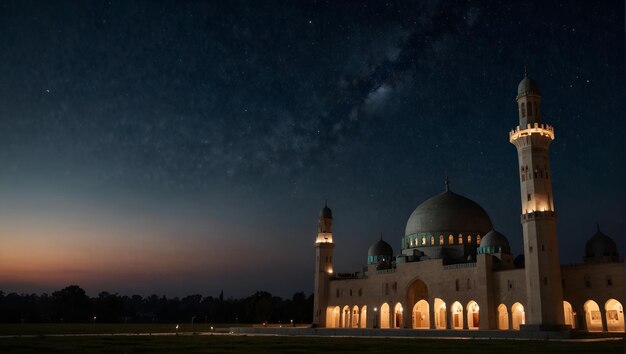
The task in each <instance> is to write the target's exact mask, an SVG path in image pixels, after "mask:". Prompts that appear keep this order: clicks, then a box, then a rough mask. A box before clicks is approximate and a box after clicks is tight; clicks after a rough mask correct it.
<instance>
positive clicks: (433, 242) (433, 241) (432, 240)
mask: <svg viewBox="0 0 626 354" xmlns="http://www.w3.org/2000/svg"><path fill="white" fill-rule="evenodd" d="M434 244H435V236H430V245H431V246H432V245H434Z"/></svg>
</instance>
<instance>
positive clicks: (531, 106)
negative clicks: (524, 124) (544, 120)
mask: <svg viewBox="0 0 626 354" xmlns="http://www.w3.org/2000/svg"><path fill="white" fill-rule="evenodd" d="M527 104H528V116H529V117H530V116H532V115H533V103H532V102H530V101H528V103H527Z"/></svg>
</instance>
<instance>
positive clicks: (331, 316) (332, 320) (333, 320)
mask: <svg viewBox="0 0 626 354" xmlns="http://www.w3.org/2000/svg"><path fill="white" fill-rule="evenodd" d="M340 316H341V309H340V308H339V306H335V307H332V306H329V307H328V308H327V309H326V327H327V328H337V327H339V324H340V323H341V322H340Z"/></svg>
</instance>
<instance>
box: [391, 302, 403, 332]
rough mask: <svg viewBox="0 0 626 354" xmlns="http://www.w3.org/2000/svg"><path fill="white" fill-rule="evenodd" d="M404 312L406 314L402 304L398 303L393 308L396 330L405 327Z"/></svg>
mask: <svg viewBox="0 0 626 354" xmlns="http://www.w3.org/2000/svg"><path fill="white" fill-rule="evenodd" d="M402 312H404V309H403V308H402V304H401V303H399V302H398V303H397V304H396V306H394V308H393V327H394V328H402V326H403V321H402Z"/></svg>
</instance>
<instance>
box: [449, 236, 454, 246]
mask: <svg viewBox="0 0 626 354" xmlns="http://www.w3.org/2000/svg"><path fill="white" fill-rule="evenodd" d="M448 244H449V245H453V244H454V236H452V235H450V236H448Z"/></svg>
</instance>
